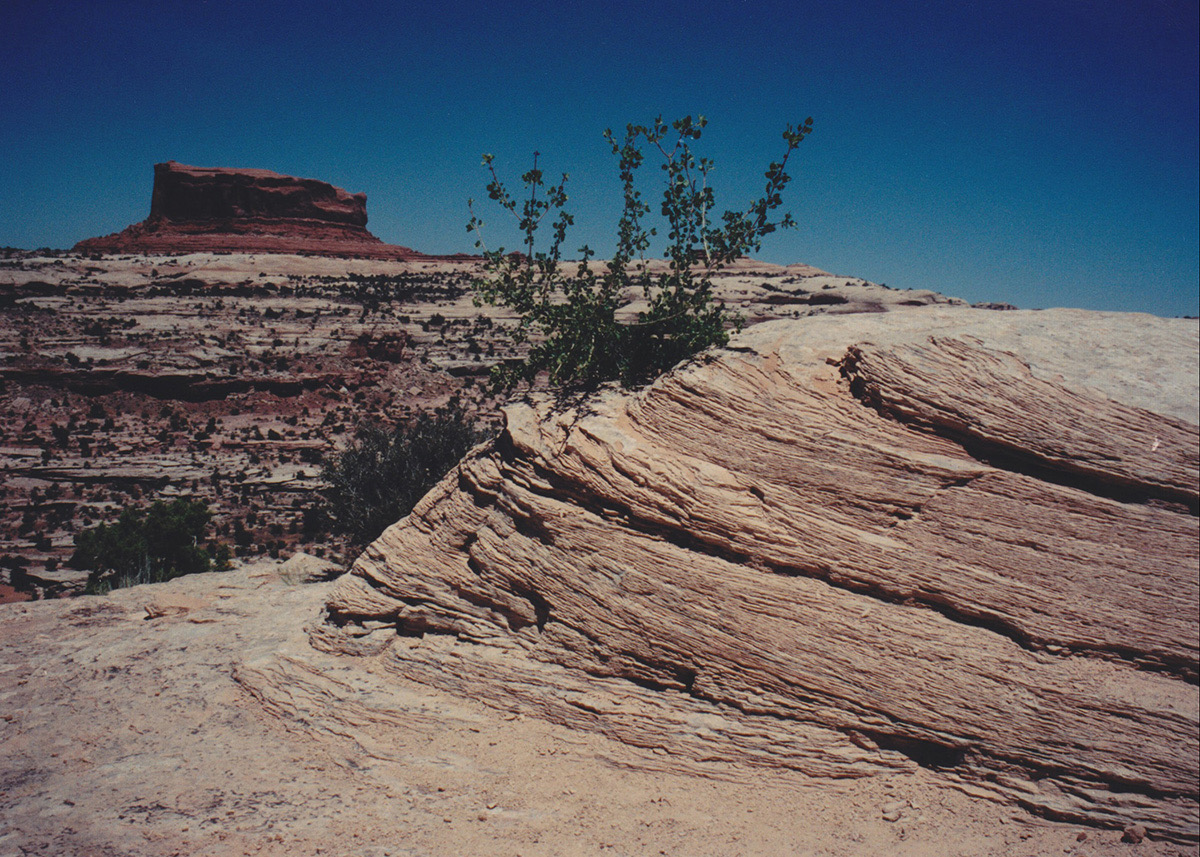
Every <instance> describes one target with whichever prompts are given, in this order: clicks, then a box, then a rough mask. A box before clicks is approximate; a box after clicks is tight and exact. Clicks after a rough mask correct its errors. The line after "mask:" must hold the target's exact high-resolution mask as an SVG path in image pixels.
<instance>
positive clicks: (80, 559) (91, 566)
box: [70, 498, 230, 595]
mask: <svg viewBox="0 0 1200 857" xmlns="http://www.w3.org/2000/svg"><path fill="white" fill-rule="evenodd" d="M211 520H212V513H211V512H210V511H209V509H208V506H207V505H206V504H205V503H203V502H201V501H199V500H188V499H184V498H178V499H175V500H172V501H170V502H166V501H162V500H159V501H156V502H155V503H153V504H152V505H151V506H150V507H149V508H148V509H144V510H143V509H139V508H127V509H125V511H123V512H122V513H121V516H120V517H119V518H118V519H117V521H116V522H115V523H113V524H98V525H96V526H95V527H90V528H88V529H86V530H84V531H83V532H81V533H80V534H79V535H78V536H76V537H75V553H74V554H73V555H72V556H71V559H70V565H71V566H72V567H74V568H78V569H86V570H88V571H89V572H90V573H89V574H88V580H87V587H86V589H85V591H86V592H87V593H89V594H92V595H97V594H103V593H105V592H108V591H109V590H111V589H119V588H121V587H124V586H134V585H136V584H140V583H160V582H162V581H164V580H170V579H172V578H175V577H180V576H182V575H185V574H199V573H202V572H206V571H214V570H216V571H223V570H224V569H226V568H228V567H229V559H230V553H229V547H228V545H223V544H215V543H211V544H207V545H206V544H205V531H206V530H207V529H208V525H209V523H210V522H211Z"/></svg>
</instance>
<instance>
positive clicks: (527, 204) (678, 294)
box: [467, 116, 812, 390]
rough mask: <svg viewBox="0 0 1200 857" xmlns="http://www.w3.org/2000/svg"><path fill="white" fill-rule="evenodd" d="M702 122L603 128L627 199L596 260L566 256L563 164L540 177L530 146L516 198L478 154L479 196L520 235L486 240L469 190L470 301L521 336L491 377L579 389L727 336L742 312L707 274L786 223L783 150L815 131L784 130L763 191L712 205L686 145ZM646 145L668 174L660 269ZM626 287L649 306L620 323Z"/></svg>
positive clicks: (703, 170)
mask: <svg viewBox="0 0 1200 857" xmlns="http://www.w3.org/2000/svg"><path fill="white" fill-rule="evenodd" d="M706 124H707V123H706V120H705V119H704V117H703V116H700V117H697V118H695V119H693V118H692V117H691V116H686V117H684V118H683V119H679V120H676V121H675V122H673V123H671V124H670V125H668V124H666V123H665V122H664V121H663V120H662V117H659V118H657V119H655V120H654V122H653V123H652V124H650V125H628V126H627V127H626V129H625V136H624V137H623V138H621V137H618V136H617V135H615V134H614V133H613V132H612V130H611V129H610V130H607V131H605V132H604V139H605V141H606V142H607V143H608V144H609V146H610V148H611V149H612V153H613V155H615V156H616V158H617V163H618V172H619V174H620V178H621V185H622V189H623V197H624V204H623V207H622V211H621V216H620V219H619V220H618V222H617V241H616V251H615V252H614V254H613V256H612V258H611V259H610V260H609V261H608V262H607V264H605V265H603V266H598V265H593V263H592V259H593V258H594V257H595V253H594V251H592V250H591V249H590V248H589V247H588V246H586V245H585V246H583V247H582V248H580V249H579V251H578V252H579V254H580V257H581V258H580V259H579V261H578V262H567V261H565V260H564V258H563V245H564V242H565V241H566V235H567V230H568V228H569V227H570V226H572V225H573V224H574V218H573V216H572V215H571V214H569V213H568V212H567V211H566V209H565V206H566V204H567V193H566V183H567V174H566V173H563V175H562V179H561V180H560V181H559V182H558V183H557V184H548V183H547V181H546V179H545V177H544V176H543V174H542V171H541V169H539V168H538V158H539V155H540V153H538V152H534V155H533V167H532V169H530V170H529V171H528V172H526V173H525V174H524V175H522V176H521V183H522V185H523V186H524V192H523V196H524V199H523V200H522V201H521V202H518V200H517V199H516V198H515V197H513V196H512V195H511V194H510V193H509V191H508V189H507V187H506V186H505V184H504V182H503V181H501V179H500V177H499V175H498V174H497V172H496V168H495V163H494V158H493V157H492V156H491V155H484V156H483V165H484V167H485V168H486V169H487V170H488V171H489V173H490V175H491V182H490V183H489V184H488V186H487V192H488V198H489V199H490V200H492V201H494V202H496V203H498V204H499V205H500V207H501V208H502V209H503V210H504V211H506V212H508V214H509V215H511V216H512V217H514V218H515V219H516V221H517V224H518V227H519V230H520V232H521V235H522V236H523V239H524V247H523V250H522V251H520V252H512V253H510V252H507V251H506V250H505V248H503V247H498V248H496V249H494V250H489V249H488V248H487V247H486V246H485V245H484V241H483V226H484V222H483V221H482V220H481V219H480V218H479V217H478V216H477V215H476V213H475V208H474V201H473V200H470V201H469V202H468V205H469V207H470V210H471V217H470V220H469V221H468V223H467V230H468V231H469V232H473V233H475V235H476V236H477V240H476V242H475V246H476V247H477V248H479V249H480V250H481V251H482V252H483V254H484V260H485V262H484V271H485V274H484V276H483V277H482V278H480V279H478V280H477V281H476V282H475V289H476V293H477V303H480V304H482V303H488V304H492V305H495V306H504V307H507V308H509V309H510V310H511V311H513V312H514V313H515V314H516V316H517V318H518V321H517V324H516V325H515V327H512V328H510V333H511V335H512V338H513V340H514V343H515V344H517V345H518V346H524V345H526V344H528V353H527V356H526V357H525V358H524V359H513V360H508V361H504V362H502V363H500V364H499V365H497V366H496V367H494V368H493V370H492V383H493V385H494V386H495V387H496V388H511V387H514V386H516V385H517V384H519V383H521V382H522V381H524V382H532V381H533V380H534V379H535V378H536V377H537V376H538V374H539V373H541V372H546V373H547V374H548V376H549V379H550V382H551V384H553V385H556V386H559V387H562V388H568V389H569V388H574V389H583V390H586V389H591V388H595V387H596V386H598V385H599V384H601V383H603V382H606V381H613V380H619V381H621V382H622V384H624V385H625V386H626V387H633V386H637V385H639V384H642V383H645V382H647V381H650V380H653V379H654V378H655V377H657V376H658V375H659V374H661V373H662V372H665V371H666V370H667V369H670V368H671V367H672V366H674V365H675V364H676V363H678V362H679V361H681V360H683V359H685V358H687V357H690V356H692V355H693V354H696V353H697V352H699V351H701V350H703V349H705V348H708V347H709V346H712V345H724V344H725V343H726V342H728V340H729V334H728V332H727V331H728V329H729V328H731V327H735V326H737V325H739V324H740V319H738V318H737V317H736V316H735V315H734V314H732V313H731V312H729V311H728V310H727V309H726V308H725V306H724V305H723V304H722V303H720V302H719V301H716V300H715V299H714V297H713V288H712V275H713V274H714V273H716V272H717V271H719V270H720V269H722V268H723V267H725V266H727V265H729V264H730V263H731V262H734V261H736V260H737V259H740V258H742V257H743V256H746V255H747V254H749V253H751V252H755V251H757V250H759V249H760V248H761V246H762V240H763V238H764V237H766V236H767V235H769V234H771V233H772V232H774V231H775V230H776V229H780V228H788V227H791V226H793V225H794V224H795V221H794V220H793V219H792V217H791V215H790V214H785V215H784V216H783V217H781V218H779V219H778V220H775V219H774V217H775V211H776V210H777V209H778V208H779V207H780V206H781V205H782V203H783V196H782V194H783V191H784V188H786V186H787V184H788V182H789V181H790V180H791V179H790V176H789V175H788V173H787V163H788V159H789V158H790V156H791V155H792V153H793V152H794V151H795V150H796V148H797V147H798V146H799V145H800V142H801V141H802V140H803V139H804V138H805V137H806V136H807V135H808V134H809V133H810V132H811V131H812V118H811V117H810V118H808V119H806V120H805V121H804V122H803V123H801V124H800V125H798V126H792V125H789V126H787V129H786V130H785V131H784V132H783V140H784V143H785V149H784V153H783V157H782V159H781V160H779V161H775V162H772V163H771V164H770V166H768V168H767V170H766V173H765V177H766V180H767V181H766V187H765V190H764V191H763V195H762V196H761V197H760V198H759V199H757V200H755V201H753V202H751V203H750V205H749V206H747V207H746V208H745V209H742V210H737V211H733V210H727V211H725V212H724V213H723V214H722V215H720V216H717V214H716V196H715V193H714V190H713V187H712V186H711V185H710V184H709V176H710V174H711V173H712V170H713V162H712V161H711V160H709V159H708V158H704V157H698V156H697V154H696V152H695V151H694V149H695V146H696V144H697V143H698V141H699V140H700V137H701V132H702V131H703V129H704V127H705V125H706ZM643 147H646V148H647V149H648V150H649V151H651V153H652V156H653V157H654V158H655V159H656V160H658V161H659V162H660V166H661V168H662V171H663V178H664V182H665V188H664V189H663V191H662V196H661V204H660V206H659V213H660V215H661V221H660V225H661V226H662V227H663V228H664V229H665V238H666V249H665V251H664V253H663V255H664V257H665V259H666V261H667V269H666V271H665V272H660V273H655V272H652V271H651V269H650V268H649V267H648V266H647V264H646V254H647V252H648V251H649V250H650V247H651V239H652V238H653V237H654V236H655V235H657V234H658V231H659V228H660V227H659V226H650V225H648V222H647V216H648V215H649V214H650V212H651V206H650V204H649V203H647V202H646V201H645V200H644V199H643V197H642V193H641V191H640V190H639V188H638V184H637V182H636V178H637V173H638V170H639V169H640V168H641V166H642V165H643V163H644V162H645V160H646V155H645V154H644V153H643ZM543 225H548V227H549V232H550V239H549V244H548V247H547V249H544V250H540V249H538V241H537V239H538V237H539V235H538V232H539V230H540V229H541V228H542V226H543ZM631 287H632V288H634V289H638V290H640V291H641V292H642V295H643V297H644V298H645V300H646V303H647V305H648V307H647V309H646V310H644V311H642V312H640V313H638V315H637V319H636V321H633V322H630V323H622V322H620V321H618V320H617V317H616V314H617V312H618V311H619V310H620V309H621V308H622V307H624V306H625V305H626V304H627V298H626V293H627V291H628V290H629V289H630V288H631Z"/></svg>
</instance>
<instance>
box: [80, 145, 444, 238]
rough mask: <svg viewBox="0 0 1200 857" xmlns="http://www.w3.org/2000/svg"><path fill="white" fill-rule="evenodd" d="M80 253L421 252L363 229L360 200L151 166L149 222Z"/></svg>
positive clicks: (310, 182)
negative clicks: (386, 242) (395, 244)
mask: <svg viewBox="0 0 1200 857" xmlns="http://www.w3.org/2000/svg"><path fill="white" fill-rule="evenodd" d="M75 249H76V250H77V251H78V252H82V253H173V254H177V253H187V252H209V253H215V252H226V253H228V252H243V253H255V252H257V253H305V254H312V255H318V256H340V257H358V258H372V259H397V260H404V259H417V258H427V257H425V256H424V255H423V254H421V253H418V252H416V251H415V250H410V249H409V248H408V247H399V246H394V245H391V244H384V243H383V242H382V241H380V240H379V239H378V238H376V237H375V236H374V235H372V234H371V233H370V232H368V231H367V195H366V194H365V193H355V194H351V193H348V192H346V191H344V190H342V189H341V188H339V187H334V186H333V185H331V184H328V183H326V182H323V181H318V180H317V179H303V178H295V177H293V176H285V175H280V174H279V173H275V172H271V171H270V170H254V169H243V170H235V169H228V168H224V167H189V166H186V165H184V164H179V163H176V162H175V161H167V162H166V163H164V164H155V165H154V187H153V190H152V191H151V196H150V216H149V217H148V218H146V219H145V220H144V221H142V222H141V223H135V224H134V225H132V226H129V227H127V228H126V229H124V230H122V231H121V232H118V233H115V234H113V235H106V236H103V237H100V238H89V239H87V240H84V241H80V242H79V243H78V244H77V245H76V246H75Z"/></svg>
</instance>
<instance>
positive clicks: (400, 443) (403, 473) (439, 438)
mask: <svg viewBox="0 0 1200 857" xmlns="http://www.w3.org/2000/svg"><path fill="white" fill-rule="evenodd" d="M484 439H485V434H484V433H483V432H481V431H480V430H479V429H478V428H476V426H475V424H474V422H473V421H472V420H471V418H470V416H469V415H468V414H467V412H466V411H465V410H464V409H463V407H462V405H461V404H460V403H459V402H458V401H457V400H452V401H451V402H450V403H449V404H448V405H447V406H446V407H444V408H441V409H438V410H437V411H435V412H433V413H422V414H421V415H420V416H418V417H417V418H416V419H414V420H413V421H412V422H410V423H407V424H404V425H399V426H397V427H395V428H392V429H388V428H384V427H382V426H378V425H374V424H370V423H367V424H364V425H361V426H359V428H358V430H357V432H356V433H355V437H354V439H353V440H352V441H351V442H350V444H349V446H347V447H346V449H345V450H343V451H342V452H340V453H337V454H336V455H334V456H333V457H332V459H331V460H330V461H329V462H328V463H327V464H326V465H325V466H324V468H323V469H322V471H321V479H322V480H323V481H324V483H325V488H324V491H323V494H324V496H325V504H324V509H325V513H326V515H327V516H328V519H329V522H330V527H331V529H332V530H333V531H334V532H336V533H340V534H341V535H344V536H345V537H346V540H347V542H348V543H349V544H350V545H351V546H355V547H361V546H364V545H366V544H368V543H369V542H371V541H373V540H374V539H375V538H376V537H377V536H378V535H379V534H380V533H382V532H383V531H384V530H385V529H386V528H387V527H389V526H391V525H392V524H394V523H395V522H396V521H398V520H400V519H401V518H403V517H404V516H405V515H407V514H408V513H409V512H410V511H412V508H413V506H415V505H416V503H417V501H418V500H420V499H421V497H423V496H424V495H425V493H426V492H427V491H428V490H429V489H430V488H432V487H433V486H434V485H436V484H437V483H438V482H439V481H441V479H442V477H443V476H445V475H446V474H447V473H449V472H450V470H451V468H453V467H454V465H456V464H457V463H458V462H459V460H460V459H462V457H463V456H464V455H466V454H467V452H468V450H470V449H471V447H473V446H475V444H477V443H479V442H480V441H482V440H484Z"/></svg>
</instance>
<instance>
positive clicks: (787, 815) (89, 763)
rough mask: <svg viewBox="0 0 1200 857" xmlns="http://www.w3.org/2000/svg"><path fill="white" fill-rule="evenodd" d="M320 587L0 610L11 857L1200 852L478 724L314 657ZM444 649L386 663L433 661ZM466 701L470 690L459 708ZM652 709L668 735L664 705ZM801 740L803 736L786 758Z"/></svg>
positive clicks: (857, 856) (2, 759) (477, 715)
mask: <svg viewBox="0 0 1200 857" xmlns="http://www.w3.org/2000/svg"><path fill="white" fill-rule="evenodd" d="M320 571H321V568H320V565H319V563H316V562H315V561H313V560H311V559H305V558H304V557H302V556H296V557H293V559H291V560H289V561H288V562H287V563H284V564H282V565H280V564H279V563H277V562H275V561H272V560H261V561H258V562H256V563H253V564H249V565H246V566H244V567H241V568H238V569H236V570H234V571H230V572H225V573H220V574H206V575H195V576H191V577H183V578H179V579H177V580H173V581H171V582H169V583H164V584H158V585H154V586H138V587H133V588H130V589H120V590H115V591H113V592H112V593H111V594H110V595H108V596H105V597H92V596H89V597H84V598H75V599H57V600H50V601H42V602H38V603H33V604H8V605H3V606H0V621H2V622H3V627H4V637H3V645H4V652H5V659H4V663H3V666H2V667H0V699H3V701H4V706H3V710H2V712H0V854H5V855H8V854H13V855H17V854H21V855H44V857H51V856H53V857H61V855H81V857H82V855H88V857H92V856H93V855H96V857H166V855H191V854H205V855H210V854H211V855H230V857H241V855H248V854H249V855H272V856H273V857H292V855H297V854H314V855H331V857H384V855H390V857H433V856H434V855H443V856H444V857H455V856H456V855H462V854H481V855H484V854H486V855H495V857H518V855H520V857H563V855H567V857H591V855H648V857H660V855H689V857H739V855H742V857H748V855H761V857H777V855H789V857H875V855H885V854H886V855H895V857H1041V855H1070V857H1118V855H1119V857H1148V855H1156V857H1180V855H1192V854H1195V853H1196V849H1195V848H1194V847H1193V846H1185V845H1178V844H1173V843H1170V842H1164V841H1162V840H1161V839H1156V838H1154V837H1149V838H1146V839H1144V840H1143V841H1142V842H1141V843H1140V844H1137V845H1134V844H1130V843H1126V842H1122V841H1121V839H1122V836H1123V834H1122V832H1121V831H1117V830H1105V829H1095V828H1092V827H1081V826H1079V825H1073V824H1063V823H1055V822H1050V821H1046V820H1043V819H1041V818H1039V817H1037V816H1033V815H1030V814H1029V813H1027V812H1025V811H1023V810H1021V809H1019V808H1018V807H1016V806H1014V805H1012V804H1011V803H1006V802H1002V801H998V800H996V795H995V793H994V792H992V791H980V790H977V789H975V788H974V787H972V786H971V785H969V784H967V783H964V782H958V781H954V780H951V779H950V778H948V777H946V776H945V775H944V774H942V773H941V772H939V771H936V770H931V769H927V768H922V767H919V766H917V765H912V764H908V765H904V764H891V765H887V766H881V767H880V772H879V774H878V775H877V776H871V777H861V776H860V777H840V778H830V777H827V776H810V775H808V774H805V773H803V772H801V771H799V770H796V769H795V768H794V767H786V766H778V765H777V766H769V765H763V764H757V765H747V764H743V763H734V762H730V761H727V760H723V759H712V760H709V761H705V762H700V761H699V760H698V759H696V758H695V756H693V755H691V754H690V753H681V752H680V751H679V749H678V748H679V747H680V746H681V743H682V741H667V740H663V741H656V742H654V743H653V744H652V745H646V744H637V743H624V742H622V741H620V740H617V739H614V738H606V737H604V736H603V735H601V734H599V732H598V731H597V730H595V729H586V728H585V729H581V728H568V727H566V726H562V725H558V724H555V723H554V722H553V721H552V720H551V719H550V718H547V717H545V716H544V715H543V714H542V713H541V712H540V711H537V710H536V709H534V708H533V707H532V706H529V705H520V706H518V705H515V704H514V705H505V706H498V705H497V703H498V702H500V700H499V699H498V697H497V696H496V695H495V694H494V693H489V694H487V695H486V696H484V697H482V698H480V699H475V698H471V697H470V696H469V695H466V694H464V693H462V692H458V691H446V690H441V689H438V688H436V687H434V686H432V684H431V683H428V682H426V683H418V682H415V681H412V680H408V679H405V678H403V677H401V676H399V675H398V674H397V671H396V670H394V669H391V668H389V667H388V666H387V665H386V663H384V662H383V661H382V660H378V659H367V658H361V657H357V658H347V657H343V656H339V655H332V654H327V653H324V652H320V651H317V650H315V649H314V648H313V647H312V646H311V645H309V642H308V636H307V633H306V626H311V625H312V624H313V623H314V622H315V621H316V620H317V619H318V617H319V615H320V611H321V605H322V603H323V602H324V600H325V599H326V598H327V597H328V595H329V588H330V586H331V584H329V583H321V582H318V583H306V584H305V583H302V581H304V580H307V579H311V577H312V576H313V575H317V574H319V573H320ZM436 642H437V641H436V640H435V638H434V637H433V636H432V635H431V636H428V637H427V638H426V639H425V640H420V639H418V638H409V639H407V640H403V641H400V645H401V646H402V647H404V648H405V649H406V650H408V651H411V652H412V654H413V656H414V657H416V658H418V659H422V660H424V659H427V658H428V656H429V655H428V650H429V649H431V648H432V647H433V646H434V645H435V643H436ZM443 642H444V644H445V645H444V648H446V650H447V653H446V655H445V656H446V657H450V654H449V652H450V650H451V649H452V646H451V644H450V640H448V639H446V640H444V641H443ZM462 648H465V647H462ZM422 650H425V651H424V652H422ZM447 663H448V664H450V665H453V663H454V662H453V661H447ZM501 675H507V674H506V673H504V672H502V673H501ZM476 686H478V685H477V684H476V682H475V681H474V680H473V679H470V678H469V677H468V679H467V680H466V681H465V682H464V686H463V690H469V689H470V688H472V687H476ZM618 687H620V686H618ZM611 688H612V685H611V684H610V683H605V682H600V683H598V685H597V688H596V692H595V694H593V695H592V696H591V697H588V696H585V695H584V694H581V693H574V694H572V695H571V696H570V697H569V700H570V704H571V705H573V706H575V707H576V710H577V711H579V712H580V713H581V714H583V713H585V712H587V708H586V707H585V706H587V705H593V706H599V705H602V704H616V703H620V705H621V706H622V707H627V708H629V709H630V711H631V712H632V711H637V710H640V707H641V706H642V705H643V704H644V700H645V698H646V697H648V696H650V692H649V691H648V690H643V689H641V688H639V687H638V686H636V685H633V684H630V683H628V682H625V683H623V687H621V690H622V695H619V696H616V695H610V694H611V692H612V691H611ZM660 695H662V696H664V697H665V696H666V695H664V694H660ZM543 697H544V698H545V700H546V702H547V704H551V703H552V702H553V700H551V699H549V698H548V694H543ZM660 710H661V711H664V712H666V713H670V712H672V711H676V712H681V711H682V709H679V708H677V707H676V706H674V705H671V704H669V700H665V701H664V703H663V704H662V705H661V706H660ZM591 716H593V717H595V718H597V719H599V718H601V717H608V718H611V719H614V720H615V719H616V718H615V716H614V715H613V714H612V713H609V712H607V711H606V712H605V713H604V714H600V713H594V714H592V715H591ZM686 716H688V717H689V718H690V719H691V721H692V724H693V725H691V726H690V727H688V728H689V729H690V730H691V735H692V740H698V739H699V738H700V737H701V732H702V730H703V729H705V728H708V729H710V730H713V731H714V732H713V734H714V735H715V734H717V730H720V729H721V728H722V727H721V723H720V720H719V718H720V717H721V715H720V714H714V713H708V714H701V713H699V712H695V713H690V714H687V715H686ZM726 734H728V733H727V732H726ZM804 735H805V733H803V732H802V731H801V730H799V729H797V731H796V732H795V737H794V738H793V739H792V741H791V742H790V744H789V745H787V746H785V747H784V748H783V750H784V752H785V753H787V756H785V758H792V759H794V758H796V756H797V753H796V752H795V751H796V749H797V748H800V747H802V746H803V743H802V742H803V740H804ZM747 737H748V738H749V737H750V736H747ZM713 746H719V745H717V744H716V743H715V741H714V743H713ZM850 749H851V750H853V751H855V752H858V753H860V754H861V755H862V756H863V757H864V758H865V757H867V756H868V755H869V754H868V753H867V751H865V750H860V749H859V748H850ZM789 750H790V752H788V751H789ZM840 755H841V757H842V758H843V759H844V758H845V757H846V753H845V752H843V753H842V754H840Z"/></svg>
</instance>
